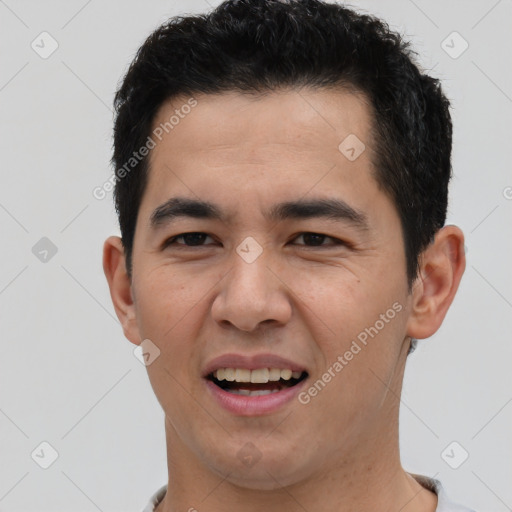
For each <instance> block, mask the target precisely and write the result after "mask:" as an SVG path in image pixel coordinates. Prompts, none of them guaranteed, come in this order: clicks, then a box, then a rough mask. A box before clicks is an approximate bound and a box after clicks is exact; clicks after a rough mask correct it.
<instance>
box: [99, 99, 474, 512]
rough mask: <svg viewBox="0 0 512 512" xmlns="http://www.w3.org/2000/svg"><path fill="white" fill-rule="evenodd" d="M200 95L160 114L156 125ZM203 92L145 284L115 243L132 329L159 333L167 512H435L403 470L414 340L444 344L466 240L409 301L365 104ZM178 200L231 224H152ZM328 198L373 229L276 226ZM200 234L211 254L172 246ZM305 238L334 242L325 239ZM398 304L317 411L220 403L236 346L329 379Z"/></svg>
mask: <svg viewBox="0 0 512 512" xmlns="http://www.w3.org/2000/svg"><path fill="white" fill-rule="evenodd" d="M187 99H188V98H180V99H177V98H175V99H174V100H173V101H172V102H167V103H165V104H164V105H162V107H161V109H160V111H159V113H158V115H157V116H156V119H155V123H154V124H155V126H158V124H159V123H161V122H165V121H166V120H168V119H169V117H170V116H171V115H172V114H173V113H174V110H175V109H176V108H180V105H183V104H184V103H185V102H186V101H187ZM196 99H197V101H198V104H197V106H196V107H195V108H194V109H193V110H192V112H191V113H190V114H189V115H188V116H186V117H184V119H182V120H180V123H179V125H177V126H175V127H174V129H173V130H172V131H171V132H169V134H168V135H167V136H166V137H164V138H163V139H162V141H161V142H159V143H158V144H157V146H156V147H155V148H154V149H153V150H152V151H151V154H150V174H149V181H148V186H147V189H146V191H145V193H144V196H143V199H142V203H141V206H140V210H139V214H138V220H137V225H136V231H135V240H134V247H133V275H132V279H130V278H129V277H128V275H127V272H126V265H125V259H124V253H123V249H122V245H121V240H120V239H119V237H114V236H113V237H110V238H108V239H107V240H106V242H105V244H104V256H103V265H104V270H105V275H106V277H107V280H108V284H109V287H110V292H111V297H112V300H113V304H114V307H115V310H116V313H117V316H118V318H119V320H120V322H121V323H122V326H123V330H124V334H125V336H126V337H127V339H128V340H130V341H131V342H132V343H134V344H139V343H140V342H141V341H142V340H144V339H150V340H151V341H152V342H153V343H154V344H155V345H157V346H158V347H159V349H160V351H161V353H160V356H159V357H158V358H157V359H155V361H154V362H153V363H151V364H150V365H149V366H147V371H148V375H149V379H150V382H151V385H152V387H153V390H154V392H155V394H156V397H157V399H158V401H159V403H160V404H161V406H162V408H163V410H164V412H165V429H166V440H167V459H168V472H169V474H168V477H169V485H168V491H167V494H166V496H165V498H164V500H163V502H162V503H161V504H160V505H159V507H158V509H157V510H158V512H171V511H177V510H180V511H181V510H189V509H190V508H191V507H194V508H196V509H197V510H199V511H201V510H208V511H209V512H217V511H218V512H220V511H222V512H224V511H225V510H234V509H235V508H236V510H240V511H244V512H245V511H247V512H249V511H261V510H268V511H278V510H279V511H281V510H283V508H285V509H286V510H291V511H299V510H300V511H303V510H309V511H312V510H318V507H319V505H318V504H321V506H322V507H321V508H322V510H326V511H343V512H346V511H352V510H353V511H356V510H357V511H358V512H362V511H372V512H373V511H375V510H381V511H395V512H396V511H398V510H400V511H401V512H412V511H422V512H427V511H428V512H433V511H434V510H435V508H436V505H437V497H436V495H435V494H434V493H432V492H430V491H428V490H427V489H425V488H423V487H422V486H421V485H420V484H419V483H418V482H417V481H416V480H415V479H414V478H413V477H412V476H410V475H409V474H408V473H406V472H405V470H404V469H403V468H402V466H401V463H400V456H399V445H398V413H399V399H398V397H399V396H400V392H401V387H402V381H403V375H404V368H405V363H406V358H407V350H408V348H409V344H410V337H415V338H418V339H422V338H427V337H429V336H431V335H432V334H434V333H435V332H436V331H437V329H438V328H439V326H440V325H441V323H442V321H443V319H444V317H445V315H446V312H447V310H448V308H449V306H450V304H451V302H452V300H453V298H454V295H455V293H456V291H457V288H458V285H459V282H460V279H461V277H462V274H463V272H464V268H465V257H464V250H463V247H464V237H463V234H462V232H461V230H460V229H459V228H457V227H456V226H445V227H444V228H443V229H441V230H440V231H439V232H438V233H437V235H436V237H435V240H434V242H433V243H432V244H431V245H430V246H429V247H428V248H427V249H426V250H425V251H424V253H423V254H422V255H421V269H420V273H419V275H418V277H417V279H416V281H415V283H414V286H413V289H412V293H409V292H408V287H407V279H406V262H405V253H404V245H403V238H402V232H401V227H400V220H399V217H398V213H397V211H396V208H395V206H394V204H393V202H392V200H391V199H390V198H389V197H388V196H387V195H386V194H385V193H384V192H383V191H382V190H381V189H380V188H379V187H378V185H377V182H376V181H375V179H374V177H373V175H372V169H373V163H372V146H373V144H372V140H371V137H370V132H369V130H370V122H371V111H370V109H369V108H368V105H367V102H366V101H365V98H364V97H363V96H361V95H356V94H354V93H350V92H347V91H343V90H336V91H334V90H326V89H322V90H310V89H302V90H283V91H280V92H272V93H271V94H268V95H266V96H264V97H258V98H256V97H250V96H247V95H242V94H239V93H235V92H229V93H223V94H221V95H198V96H196ZM351 133H352V134H356V135H357V137H358V138H359V139H360V140H361V141H363V142H364V144H365V145H366V150H365V151H364V152H363V153H362V154H361V155H360V156H359V157H358V158H357V159H356V160H354V161H350V160H348V159H347V158H346V157H345V156H344V155H343V154H342V153H341V152H340V151H339V150H338V146H339V144H340V142H341V141H343V140H344V139H345V137H346V136H347V135H349V134H351ZM178 195H179V196H184V197H189V198H194V199H198V198H199V199H202V200H208V201H211V202H214V203H216V204H218V205H219V206H220V207H222V208H223V209H225V210H226V211H227V212H229V213H230V214H231V217H230V218H229V219H227V220H226V221H224V222H222V221H218V220H204V219H193V218H179V219H177V220H176V221H175V222H174V223H172V224H168V225H163V226H161V227H160V228H159V229H158V230H153V229H151V227H150V223H149V219H150V215H151V213H152V212H153V210H154V209H155V208H156V207H158V206H159V205H161V204H162V203H164V202H165V201H166V200H167V199H169V198H170V197H174V196H178ZM313 197H314V198H326V197H336V198H339V199H343V200H344V201H346V202H347V203H348V204H350V205H351V206H352V207H353V208H356V209H358V210H360V211H361V212H364V214H365V215H366V217H367V219H368V224H369V227H368V230H366V231H362V230H358V229H357V228H355V227H354V226H353V225H352V224H350V223H349V222H345V221H343V222H335V221H332V220H328V219H325V218H318V219H307V220H286V221H283V222H279V223H272V222H269V221H267V220H266V219H265V217H264V216H263V212H264V211H265V210H266V209H268V208H269V207H270V206H271V205H273V204H275V203H277V202H281V201H289V200H296V199H302V198H313ZM187 232H202V233H206V234H207V235H209V236H208V237H205V238H204V240H203V242H200V243H202V245H195V246H193V245H191V242H190V241H188V244H189V246H188V247H187V245H186V243H187V242H186V241H185V240H184V239H183V238H181V239H178V240H177V241H176V242H175V245H171V246H168V247H165V248H162V244H163V242H164V241H165V240H166V239H168V238H169V237H171V236H176V235H179V234H182V233H187ZM302 233H319V234H323V235H326V236H327V238H325V239H321V241H320V242H318V243H320V244H321V246H318V245H316V246H315V245H314V242H313V245H312V243H311V241H308V240H306V239H305V238H303V237H302V236H301V234H302ZM248 236H251V237H253V238H254V239H255V240H256V241H257V242H258V243H259V244H260V246H261V247H262V249H263V252H262V254H261V255H260V256H259V257H258V259H256V260H255V261H254V262H253V263H251V264H248V263H247V262H246V261H244V260H243V259H242V258H241V257H240V256H239V255H238V254H237V252H236V248H237V246H238V245H239V244H240V243H241V242H242V240H244V239H245V238H246V237H248ZM328 237H333V238H335V239H338V240H342V241H345V242H348V244H349V245H345V244H341V245H335V244H334V242H333V241H332V239H331V238H328ZM322 240H323V241H322ZM192 243H193V242H192ZM395 302H398V303H399V304H400V305H402V306H403V309H402V310H401V311H400V312H399V313H397V314H396V316H395V317H394V318H393V319H392V320H391V321H389V323H386V325H385V327H384V328H382V329H381V330H380V331H379V332H378V334H377V335H376V336H375V337H374V338H371V339H370V340H369V342H368V344H367V346H365V347H363V349H362V350H361V351H360V352H359V353H358V354H357V355H356V356H354V358H353V359H352V360H351V361H350V362H348V364H347V365H346V366H345V367H344V368H343V370H342V371H341V372H339V373H337V374H336V376H335V377H334V378H332V380H331V381H330V382H329V384H328V385H327V386H326V387H325V388H324V389H323V390H322V391H321V392H319V393H318V395H317V396H315V397H314V398H313V399H312V400H311V401H310V403H308V404H306V405H304V404H301V403H300V402H299V401H297V400H293V401H292V402H291V403H288V404H286V405H285V406H284V407H283V408H282V409H280V410H278V411H277V412H274V413H271V414H266V415H261V416H253V417H247V416H240V415H235V414H232V413H230V412H227V411H226V410H224V409H222V408H221V407H220V406H218V405H217V404H216V403H215V402H213V401H212V400H211V398H210V397H209V396H208V394H207V393H206V390H205V384H204V380H203V379H202V377H201V372H202V370H203V368H204V366H205V364H206V363H207V362H209V361H210V360H211V359H213V358H214V357H217V356H219V355H221V354H224V353H227V352H236V353H242V354H257V353H262V352H271V353H275V354H278V355H280V356H283V357H286V358H289V359H291V360H294V361H297V362H298V363H301V364H302V365H304V366H305V367H307V368H308V370H309V372H310V376H309V380H310V382H314V381H316V380H317V379H319V378H321V376H322V374H323V373H324V372H325V371H327V369H328V368H329V367H330V366H332V365H333V363H334V362H335V361H336V360H337V357H338V356H340V355H343V354H344V353H345V352H346V351H347V350H348V349H349V347H350V345H351V343H352V341H353V340H354V339H356V337H357V335H358V333H360V332H361V331H364V329H365V328H367V327H369V326H373V325H374V324H375V322H376V321H377V320H378V319H379V315H381V314H383V313H385V312H386V311H387V310H388V309H389V308H391V306H392V304H394V303H395ZM306 389H307V388H306ZM248 442H251V443H253V444H254V445H255V446H256V447H257V449H258V451H259V453H260V454H261V458H260V459H259V460H258V462H257V463H255V464H254V465H253V466H251V467H247V466H245V465H244V464H242V463H241V461H240V459H239V457H238V456H237V454H238V452H239V450H240V449H241V448H242V447H243V446H244V445H246V443H248Z"/></svg>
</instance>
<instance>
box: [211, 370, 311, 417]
mask: <svg viewBox="0 0 512 512" xmlns="http://www.w3.org/2000/svg"><path fill="white" fill-rule="evenodd" d="M307 377H308V373H307V372H306V371H292V370H291V369H289V368H257V369H254V370H249V369H247V368H218V369H217V370H215V371H213V372H211V373H210V374H209V375H208V376H207V377H206V381H207V386H208V389H209V391H210V392H211V393H212V394H213V396H214V397H215V399H216V401H217V402H218V403H219V405H221V406H222V407H223V408H225V409H227V410H228V411H230V412H232V413H235V414H239V415H245V416H255V415H260V414H265V413H267V414H268V413H270V412H273V411H276V410H277V409H279V408H281V407H282V406H283V405H284V404H285V403H287V402H289V401H290V400H291V399H293V397H294V396H295V395H296V394H297V393H298V392H299V390H300V388H302V387H303V386H302V383H303V382H304V380H305V379H306V378H307Z"/></svg>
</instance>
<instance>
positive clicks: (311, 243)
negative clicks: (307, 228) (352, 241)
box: [294, 232, 348, 247]
mask: <svg viewBox="0 0 512 512" xmlns="http://www.w3.org/2000/svg"><path fill="white" fill-rule="evenodd" d="M299 238H302V239H303V240H304V242H305V243H304V244H297V245H305V246H307V247H335V246H338V245H348V244H346V243H345V242H343V241H342V240H338V239H337V238H333V237H332V236H327V235H322V234H321V233H310V232H307V233H301V234H300V235H299V236H297V237H296V238H294V240H298V239H299ZM326 239H329V240H333V241H334V243H332V244H327V245H326V244H323V243H322V242H323V241H325V240H326Z"/></svg>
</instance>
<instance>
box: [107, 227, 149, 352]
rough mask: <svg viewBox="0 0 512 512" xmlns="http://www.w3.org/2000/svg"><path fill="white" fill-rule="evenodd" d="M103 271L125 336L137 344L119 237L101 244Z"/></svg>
mask: <svg viewBox="0 0 512 512" xmlns="http://www.w3.org/2000/svg"><path fill="white" fill-rule="evenodd" d="M103 271H104V272H105V276H106V278H107V281H108V286H109V288H110V297H111V298H112V303H113V304H114V309H115V310H116V314H117V318H119V321H120V322H121V325H122V327H123V332H124V335H125V336H126V338H127V339H128V340H129V341H131V342H132V343H134V344H135V345H139V344H140V342H141V341H142V340H141V338H140V335H139V331H138V328H137V322H136V317H135V303H134V300H133V294H132V285H131V280H130V278H129V277H128V273H127V271H126V260H125V254H124V247H123V243H122V241H121V238H119V237H118V236H111V237H109V238H107V240H105V243H104V244H103Z"/></svg>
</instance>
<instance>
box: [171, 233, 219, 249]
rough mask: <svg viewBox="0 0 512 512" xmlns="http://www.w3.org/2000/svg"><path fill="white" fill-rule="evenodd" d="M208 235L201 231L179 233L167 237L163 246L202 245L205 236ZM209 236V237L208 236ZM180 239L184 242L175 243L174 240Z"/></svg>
mask: <svg viewBox="0 0 512 512" xmlns="http://www.w3.org/2000/svg"><path fill="white" fill-rule="evenodd" d="M207 237H209V235H207V234H206V233H201V232H193V233H182V234H181V235H176V236H173V237H171V238H168V239H167V240H166V241H165V242H164V243H163V247H164V248H165V247H168V246H170V245H177V246H184V247H196V246H201V245H203V244H202V242H204V240H205V238H207ZM210 238H211V237H210ZM179 239H182V240H183V241H184V242H185V243H184V244H183V243H176V240H179Z"/></svg>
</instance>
